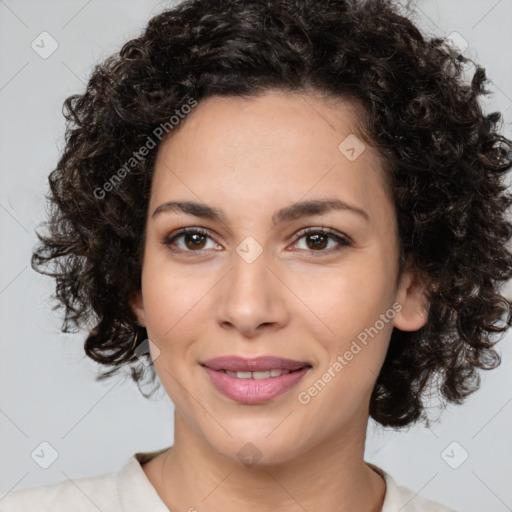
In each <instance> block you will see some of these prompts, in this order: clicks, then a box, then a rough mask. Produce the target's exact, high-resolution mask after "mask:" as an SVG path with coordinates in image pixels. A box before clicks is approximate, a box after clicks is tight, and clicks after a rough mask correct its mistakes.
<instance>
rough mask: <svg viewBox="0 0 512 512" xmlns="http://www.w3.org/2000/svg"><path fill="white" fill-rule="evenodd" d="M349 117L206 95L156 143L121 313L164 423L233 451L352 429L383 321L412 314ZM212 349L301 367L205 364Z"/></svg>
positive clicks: (368, 157) (300, 105) (364, 149)
mask: <svg viewBox="0 0 512 512" xmlns="http://www.w3.org/2000/svg"><path fill="white" fill-rule="evenodd" d="M357 120H358V119H357V113H356V111H355V110H354V108H353V107H352V106H351V105H350V104H349V103H346V102H342V101H339V100H338V101H337V102H336V103H333V102H332V101H331V102H327V100H326V99H322V98H320V97H318V96H315V95H313V94H308V95H302V94H298V93H295V94H291V93H281V92H266V93H265V94H262V95H259V96H254V97H252V98H251V99H240V98H229V97H213V98H209V99H207V100H204V101H202V102H200V103H199V104H198V105H197V107H195V109H194V110H193V111H192V112H191V113H190V114H189V115H188V117H187V118H186V120H185V121H182V123H183V124H182V125H181V126H180V127H179V130H178V131H177V132H176V133H172V136H170V137H169V138H167V139H166V140H165V141H164V143H163V144H162V145H161V146H160V148H159V152H158V155H157V162H156V167H155V173H154V177H153V183H152V192H151V198H150V203H149V210H148V217H147V224H146V245H145V251H144V264H143V272H142V290H141V294H140V296H139V297H137V299H136V300H134V301H133V308H134V311H135V313H136V315H137V317H138V320H139V322H140V323H141V325H144V326H146V328H147V332H148V337H149V339H150V340H151V342H152V344H153V345H152V356H153V358H154V365H155V369H156V371H157V373H158V376H159V378H160V380H161V382H162V385H163V386H164V388H165V390H166V392H167V393H168V395H169V396H170V398H171V400H172V401H173V403H174V405H175V408H176V418H177V421H180V422H181V423H182V424H183V425H186V427H185V431H186V432H188V435H190V436H195V437H196V438H199V439H201V440H202V442H204V443H205V446H208V447H211V448H212V449H213V450H215V451H216V452H218V453H222V454H224V455H226V456H227V457H230V458H232V459H233V460H234V461H236V460H237V458H238V453H239V450H240V449H241V448H242V447H244V445H246V443H248V442H250V443H252V445H254V446H255V447H256V448H257V450H258V452H259V455H258V457H261V458H262V461H266V462H269V463H270V462H278V461H286V460H291V459H292V458H293V457H297V456H298V455H300V454H305V453H306V452H308V450H311V449H312V448H315V447H318V446H320V445H322V443H323V445H325V446H327V445H329V442H330V441H331V440H335V439H342V438H343V437H344V436H345V440H346V436H347V435H352V436H354V435H364V433H365V431H364V430H363V429H365V427H366V422H367V419H368V403H369V400H370V395H371V392H372V389H373V386H374V384H375V380H376V379H377V376H378V373H379V370H380V368H381V366H382V363H383V361H384V358H385V355H386V350H387V348H388V344H389V339H390V335H391V331H392V329H393V327H397V328H399V329H402V330H416V329H419V328H420V327H421V326H422V325H423V324H424V323H425V321H426V309H425V307H426V306H425V301H424V297H423V295H422V293H421V288H420V286H419V285H418V283H417V281H416V280H415V279H414V277H413V275H412V273H410V272H409V270H407V269H406V271H405V272H404V273H403V274H402V279H401V281H400V282H399V284H398V286H396V279H397V271H398V266H397V264H398V238H397V229H396V217H395V211H394V206H393V204H392V202H391V201H390V198H389V197H390V194H389V193H386V183H385V182H384V179H383V174H382V161H381V160H380V159H379V155H377V153H376V152H375V151H374V150H373V149H372V148H371V147H370V146H369V145H368V144H365V146H363V145H362V144H364V141H362V140H361V139H355V138H354V137H355V135H354V133H355V130H356V127H357ZM347 137H349V138H348V139H347ZM344 141H345V142H344ZM340 144H341V146H340ZM170 202H174V203H181V204H182V206H179V205H174V206H171V205H169V204H168V205H167V206H163V205H166V203H170ZM322 202H325V203H322ZM183 203H188V207H187V205H186V204H185V205H183ZM191 203H198V206H196V207H192V206H191ZM302 203H304V204H302ZM300 204H302V207H300V206H299V205H300ZM321 204H323V205H324V206H323V207H321V206H320V205H321ZM292 208H293V209H292ZM185 228H188V232H186V233H183V232H182V230H183V229H185ZM365 335H366V336H365ZM155 347H157V348H155ZM224 356H238V357H241V358H244V359H251V358H257V357H260V356H274V357H277V358H284V359H287V360H292V361H295V362H299V363H301V365H302V366H305V368H303V369H299V370H296V371H290V373H286V372H284V373H283V374H282V375H281V376H277V377H274V376H269V375H268V374H263V373H262V374H243V375H242V374H238V376H234V375H229V374H227V373H225V372H224V371H222V368H221V369H219V368H217V369H212V368H210V369H208V368H207V367H205V366H204V364H205V363H207V364H211V363H209V360H212V359H213V358H218V357H224ZM223 364H224V363H221V366H222V365H223ZM211 365H212V366H215V365H213V364H211ZM272 365H277V366H278V367H277V368H274V369H280V368H279V364H278V362H272V363H266V366H265V363H264V365H263V367H256V366H251V368H253V369H255V370H260V371H264V370H265V369H270V368H269V366H272ZM227 366H229V365H228V364H224V367H225V368H224V369H226V367H227ZM275 374H276V373H275V372H274V373H273V375H275ZM248 375H249V376H250V377H251V379H250V380H248V379H245V378H238V377H247V376H248ZM254 377H260V378H254ZM272 379H276V380H275V381H273V380H272ZM362 430H363V431H362ZM349 433H350V434H349ZM252 445H251V446H252ZM251 449H253V448H251Z"/></svg>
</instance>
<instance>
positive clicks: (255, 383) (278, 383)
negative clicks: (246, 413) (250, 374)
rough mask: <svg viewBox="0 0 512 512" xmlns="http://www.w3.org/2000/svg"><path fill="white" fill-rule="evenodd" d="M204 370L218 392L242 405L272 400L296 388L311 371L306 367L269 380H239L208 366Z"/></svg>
mask: <svg viewBox="0 0 512 512" xmlns="http://www.w3.org/2000/svg"><path fill="white" fill-rule="evenodd" d="M203 368H204V369H205V370H206V373H208V375H209V376H210V379H211V380H212V383H213V385H214V386H215V388H216V389H217V390H218V391H220V392H221V393H223V394H224V395H226V396H227V397H229V398H231V399H233V400H235V401H236V402H239V403H242V404H261V403H263V402H267V401H268V400H271V399H272V398H274V397H276V396H278V395H280V394H281V393H284V392H285V391H288V390H289V389H290V388H292V387H293V386H295V384H297V383H298V382H299V381H300V379H302V377H304V375H306V373H307V372H308V370H309V369H310V367H309V366H306V367H304V368H302V369H300V370H296V371H294V372H290V373H286V374H284V375H280V376H279V377H269V378H268V379H253V378H250V379H237V378H236V377H232V376H231V375H228V374H227V373H225V372H223V371H217V370H212V369H211V368H208V367H206V366H204V367H203Z"/></svg>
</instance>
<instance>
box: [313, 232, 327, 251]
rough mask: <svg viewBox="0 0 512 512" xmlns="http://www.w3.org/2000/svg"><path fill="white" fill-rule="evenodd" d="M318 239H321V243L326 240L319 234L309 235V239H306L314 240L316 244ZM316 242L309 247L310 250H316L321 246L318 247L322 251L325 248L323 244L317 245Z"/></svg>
mask: <svg viewBox="0 0 512 512" xmlns="http://www.w3.org/2000/svg"><path fill="white" fill-rule="evenodd" d="M319 238H323V242H325V241H326V240H327V237H326V236H325V235H322V234H320V233H319V234H316V235H309V237H308V239H309V240H312V239H315V240H316V242H318V240H319ZM316 242H315V243H314V244H313V246H312V247H310V248H315V247H316V248H317V249H318V247H320V246H321V247H320V248H321V249H324V248H325V243H323V244H322V243H320V244H318V243H316ZM308 245H309V244H308Z"/></svg>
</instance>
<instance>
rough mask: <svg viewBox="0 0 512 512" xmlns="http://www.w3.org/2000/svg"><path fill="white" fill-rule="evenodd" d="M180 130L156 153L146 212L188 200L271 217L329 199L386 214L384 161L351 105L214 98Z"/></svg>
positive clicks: (315, 99)
mask: <svg viewBox="0 0 512 512" xmlns="http://www.w3.org/2000/svg"><path fill="white" fill-rule="evenodd" d="M181 123H182V124H181V125H180V126H179V129H178V130H177V131H176V132H175V133H173V132H171V134H170V136H169V137H168V138H167V139H165V140H164V142H163V143H162V144H161V146H160V148H159V151H158V156H157V161H156V166H155V174H154V177H153V187H152V197H151V205H150V208H153V209H154V207H156V206H158V204H160V203H161V202H164V201H169V200H171V199H185V198H188V199H190V200H192V199H193V200H195V201H204V202H207V203H208V204H211V203H215V205H216V206H218V207H219V208H222V206H225V207H226V208H227V207H228V205H231V206H232V207H233V208H234V209H236V210H237V211H238V212H241V213H242V214H243V212H247V211H249V210H250V211H251V212H252V214H253V215H254V214H255V213H257V212H258V211H262V212H263V210H264V209H266V208H267V207H268V209H270V210H272V211H269V215H271V214H272V212H273V211H274V210H275V209H276V208H274V206H275V205H276V204H277V203H279V204H280V205H281V203H283V204H286V203H292V202H296V201H298V200H299V199H309V198H311V199H313V198H318V197H326V196H329V197H332V196H333V195H334V196H338V197H340V199H345V200H347V202H348V201H350V202H352V203H357V204H358V205H359V206H361V207H362V208H364V209H366V210H368V211H369V212H370V213H371V211H374V214H376V215H377V216H378V215H382V207H386V206H387V207H388V209H389V207H390V205H389V204H387V205H386V204H385V203H386V202H387V203H389V201H387V197H386V193H385V189H386V186H387V185H386V183H385V180H384V178H383V174H384V173H383V170H382V165H383V162H382V160H381V157H380V155H378V154H377V153H376V152H375V150H374V149H373V148H371V147H370V146H369V145H368V144H367V143H366V141H364V140H363V139H362V138H361V136H360V135H359V123H360V119H359V115H358V110H357V107H356V106H355V105H353V104H351V103H348V102H345V101H340V100H337V101H334V100H332V99H329V100H326V99H324V98H321V97H319V96H314V95H310V94H302V93H289V92H280V91H272V92H266V93H264V94H260V95H257V96H253V97H249V98H239V97H230V96H228V97H221V96H214V97H210V98H208V99H206V100H203V101H201V102H199V104H198V105H197V106H196V107H195V109H194V110H193V111H192V112H191V113H190V114H189V115H188V116H187V118H186V119H185V120H183V121H181ZM379 210H380V212H379ZM228 213H229V212H228Z"/></svg>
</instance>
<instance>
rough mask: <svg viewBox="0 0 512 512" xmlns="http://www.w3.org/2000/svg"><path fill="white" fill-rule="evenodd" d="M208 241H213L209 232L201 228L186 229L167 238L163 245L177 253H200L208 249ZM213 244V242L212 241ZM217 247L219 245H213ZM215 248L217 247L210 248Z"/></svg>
mask: <svg viewBox="0 0 512 512" xmlns="http://www.w3.org/2000/svg"><path fill="white" fill-rule="evenodd" d="M208 239H210V240H212V238H211V237H210V235H209V234H208V232H207V231H205V230H203V229H200V228H185V229H182V230H180V231H178V232H177V233H175V234H172V235H170V236H169V237H167V238H166V239H165V240H164V241H163V244H164V245H167V246H169V247H170V248H172V249H171V250H173V251H176V252H189V253H190V252H199V251H200V250H203V249H208V247H206V246H207V243H208ZM212 242H213V240H212ZM213 245H214V246H216V245H217V244H215V243H214V244H213ZM210 248H215V247H210Z"/></svg>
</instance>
